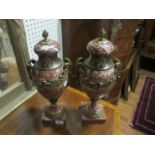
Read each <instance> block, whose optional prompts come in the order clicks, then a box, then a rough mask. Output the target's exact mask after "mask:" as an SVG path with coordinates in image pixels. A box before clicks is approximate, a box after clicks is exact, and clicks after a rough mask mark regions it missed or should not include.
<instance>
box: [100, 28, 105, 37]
mask: <svg viewBox="0 0 155 155" xmlns="http://www.w3.org/2000/svg"><path fill="white" fill-rule="evenodd" d="M105 37H106V31H105V29H104V28H102V30H101V38H105Z"/></svg>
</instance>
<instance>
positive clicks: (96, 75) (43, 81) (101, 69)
mask: <svg viewBox="0 0 155 155" xmlns="http://www.w3.org/2000/svg"><path fill="white" fill-rule="evenodd" d="M42 36H43V38H44V39H43V40H41V41H40V42H39V43H38V44H36V45H35V46H34V51H35V53H36V54H37V55H38V57H39V59H38V61H36V60H30V62H29V65H28V67H27V68H28V71H29V74H30V78H31V79H32V81H33V83H34V84H35V86H36V88H37V90H38V91H39V93H40V94H42V95H43V96H44V97H45V98H47V99H48V100H49V101H50V103H51V104H50V105H49V106H47V107H45V108H44V114H45V116H46V117H47V118H48V119H49V120H53V121H55V120H61V119H62V118H63V116H64V115H65V112H66V111H65V107H64V106H63V105H61V104H59V103H57V100H58V98H59V97H60V96H61V94H62V92H63V91H64V88H65V87H66V86H67V83H68V77H69V76H68V75H69V66H70V65H71V61H70V59H68V58H65V59H64V61H63V60H61V59H60V58H59V57H58V56H57V54H58V52H59V51H60V44H59V43H58V42H56V41H53V40H50V39H48V32H46V31H44V32H43V34H42ZM87 50H88V51H89V53H90V56H89V57H88V58H86V59H84V58H78V59H77V61H76V66H77V67H78V71H79V80H80V85H81V88H82V89H83V90H84V91H85V92H86V93H87V95H88V96H89V98H90V100H91V101H90V103H87V104H85V105H81V108H80V109H81V111H82V115H83V116H84V117H83V118H84V119H85V120H89V121H90V120H92V121H97V120H99V121H102V120H103V121H104V120H105V112H104V108H103V106H102V104H101V103H100V102H99V101H98V100H99V99H100V98H103V97H105V96H106V95H107V94H108V92H109V91H110V90H111V88H112V87H113V86H114V84H115V81H116V79H117V78H118V77H119V69H120V61H119V60H118V59H115V60H112V58H111V56H110V55H111V53H112V52H113V51H114V45H113V43H112V42H110V41H109V40H107V39H106V38H105V37H104V33H102V35H101V37H99V38H96V39H94V40H92V41H90V42H89V43H88V45H87Z"/></svg>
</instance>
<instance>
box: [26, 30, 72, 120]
mask: <svg viewBox="0 0 155 155" xmlns="http://www.w3.org/2000/svg"><path fill="white" fill-rule="evenodd" d="M42 36H43V38H44V39H43V40H41V41H39V43H38V44H36V45H35V46H34V51H35V53H36V54H37V55H38V57H39V59H38V60H37V61H36V60H30V62H29V65H28V67H27V68H28V71H29V74H30V78H31V79H32V81H33V83H34V85H35V87H36V88H37V90H38V92H39V93H40V94H41V95H43V96H44V97H45V98H47V99H48V100H49V101H50V103H51V104H50V105H49V106H46V107H45V108H44V115H45V116H46V117H47V118H48V119H49V120H53V121H55V120H63V118H64V115H65V108H64V106H63V105H62V104H60V103H57V100H58V98H59V97H60V96H61V94H62V92H63V91H64V88H65V87H66V86H67V82H68V71H69V70H68V69H69V68H68V66H69V65H70V64H71V62H70V60H69V59H68V58H65V59H64V61H63V60H62V59H60V58H59V57H58V56H57V54H58V52H59V51H60V44H59V43H58V42H56V41H54V40H50V39H48V32H47V31H44V32H43V34H42Z"/></svg>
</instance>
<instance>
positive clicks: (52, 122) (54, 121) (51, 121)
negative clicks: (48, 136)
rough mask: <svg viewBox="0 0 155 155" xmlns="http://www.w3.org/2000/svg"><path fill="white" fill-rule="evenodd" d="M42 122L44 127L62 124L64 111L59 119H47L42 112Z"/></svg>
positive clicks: (64, 118)
mask: <svg viewBox="0 0 155 155" xmlns="http://www.w3.org/2000/svg"><path fill="white" fill-rule="evenodd" d="M42 123H43V125H44V126H46V127H51V126H64V125H65V124H66V113H65V114H64V115H63V116H62V118H59V119H49V118H48V117H46V116H45V114H44V113H43V114H42Z"/></svg>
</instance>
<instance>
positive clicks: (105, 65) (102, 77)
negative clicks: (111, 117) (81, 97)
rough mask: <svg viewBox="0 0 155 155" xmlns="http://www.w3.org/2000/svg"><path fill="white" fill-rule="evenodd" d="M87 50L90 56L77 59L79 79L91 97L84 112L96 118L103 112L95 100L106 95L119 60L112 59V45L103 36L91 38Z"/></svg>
mask: <svg viewBox="0 0 155 155" xmlns="http://www.w3.org/2000/svg"><path fill="white" fill-rule="evenodd" d="M87 50H88V51H89V53H90V56H89V57H88V58H86V59H83V58H78V60H77V65H78V66H79V80H80V85H81V87H82V89H83V90H84V91H85V92H86V93H87V95H88V96H89V97H90V99H91V103H90V104H89V105H87V106H86V107H85V108H84V113H85V114H86V115H87V116H90V117H94V118H97V117H99V116H100V115H102V113H103V110H102V109H101V108H99V107H98V102H97V101H98V99H100V98H103V97H106V96H107V95H108V92H109V91H110V90H111V88H112V87H113V86H114V84H115V81H116V78H117V77H118V74H119V67H120V62H119V60H117V59H115V60H112V58H111V56H110V54H111V53H112V52H113V51H114V45H113V43H112V42H110V41H108V40H107V39H105V38H104V37H100V38H96V39H94V40H91V41H90V42H89V43H88V45H87Z"/></svg>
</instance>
